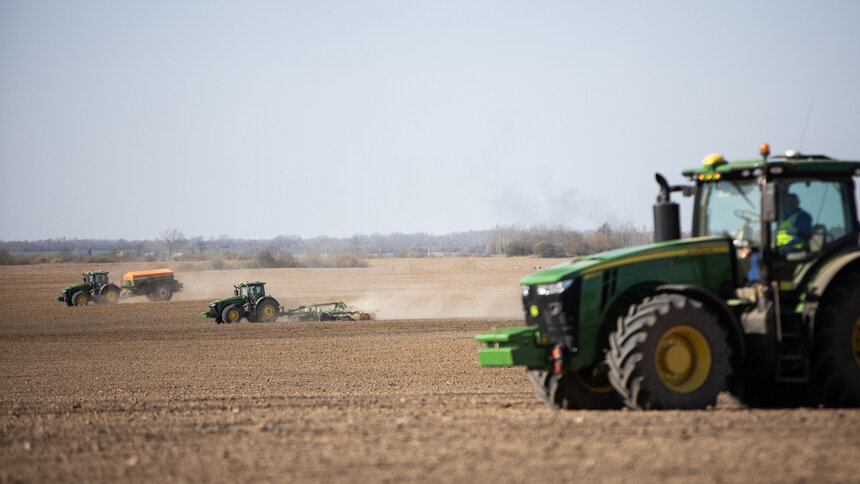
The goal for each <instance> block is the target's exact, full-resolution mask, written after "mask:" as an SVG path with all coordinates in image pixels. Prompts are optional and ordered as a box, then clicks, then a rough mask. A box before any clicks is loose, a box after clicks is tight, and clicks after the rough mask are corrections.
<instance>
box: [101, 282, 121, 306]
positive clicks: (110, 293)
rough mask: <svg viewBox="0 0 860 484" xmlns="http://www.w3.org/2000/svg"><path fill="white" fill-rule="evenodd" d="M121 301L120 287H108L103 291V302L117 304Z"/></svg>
mask: <svg viewBox="0 0 860 484" xmlns="http://www.w3.org/2000/svg"><path fill="white" fill-rule="evenodd" d="M117 301H119V289H118V288H116V287H113V286H109V287H106V288H105V289H104V291H102V302H105V303H107V304H115V303H116V302H117Z"/></svg>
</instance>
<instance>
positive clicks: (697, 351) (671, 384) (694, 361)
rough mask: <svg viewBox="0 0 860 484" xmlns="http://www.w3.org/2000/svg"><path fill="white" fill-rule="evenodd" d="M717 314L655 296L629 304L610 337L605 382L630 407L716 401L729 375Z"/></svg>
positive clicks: (727, 353)
mask: <svg viewBox="0 0 860 484" xmlns="http://www.w3.org/2000/svg"><path fill="white" fill-rule="evenodd" d="M730 353H731V350H730V346H729V343H728V337H727V336H726V332H725V330H724V329H723V328H722V327H721V326H720V321H719V317H718V316H717V315H716V314H715V313H713V312H712V311H710V310H709V309H708V308H707V307H705V306H704V305H703V304H702V303H701V302H700V301H697V300H695V299H691V298H688V297H686V296H682V295H678V294H660V295H657V296H654V297H652V298H647V299H645V300H644V301H643V302H642V303H640V304H638V305H636V306H632V307H631V308H630V311H629V312H628V313H627V315H626V316H622V317H620V318H618V328H617V330H616V331H615V332H613V333H612V334H611V335H610V336H609V352H608V353H607V355H606V361H607V363H608V364H609V381H610V383H611V384H612V386H613V387H615V390H616V391H618V393H619V394H620V395H621V397H622V399H623V400H624V403H625V404H626V405H627V406H628V407H630V408H634V409H664V408H681V409H692V408H705V407H707V406H708V405H714V404H716V400H717V394H718V393H719V392H721V391H723V390H725V389H726V386H727V381H728V377H729V374H730V373H731V365H730V363H729V358H730Z"/></svg>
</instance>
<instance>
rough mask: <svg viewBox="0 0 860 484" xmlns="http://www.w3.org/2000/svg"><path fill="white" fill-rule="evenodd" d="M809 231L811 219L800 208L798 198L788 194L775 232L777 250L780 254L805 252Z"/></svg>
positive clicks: (810, 229)
mask: <svg viewBox="0 0 860 484" xmlns="http://www.w3.org/2000/svg"><path fill="white" fill-rule="evenodd" d="M811 231H812V217H811V216H810V215H809V214H808V213H806V212H805V211H804V210H803V209H802V208H800V197H798V196H797V195H796V194H794V193H789V194H788V195H787V196H786V198H785V211H784V213H783V214H782V216H781V217H780V221H779V225H778V226H777V230H776V246H777V249H778V250H779V251H780V252H781V253H782V254H789V253H792V252H800V251H802V250H805V249H806V242H807V240H808V239H809V234H810V232H811Z"/></svg>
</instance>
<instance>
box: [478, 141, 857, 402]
mask: <svg viewBox="0 0 860 484" xmlns="http://www.w3.org/2000/svg"><path fill="white" fill-rule="evenodd" d="M769 151H770V149H769V147H768V146H767V145H762V148H761V154H762V157H761V158H760V159H756V160H749V161H738V162H733V163H728V162H727V161H726V160H725V159H723V157H722V156H719V155H709V156H708V157H706V158H705V160H704V162H703V165H704V166H702V167H701V168H697V169H691V170H687V171H684V172H683V174H684V175H685V176H686V177H687V178H688V179H689V180H690V182H692V184H690V185H686V186H670V185H669V184H668V183H667V182H666V180H665V179H664V178H663V177H662V176H660V175H659V174H658V175H657V181H658V184H659V185H660V194H659V196H658V199H657V203H656V204H655V206H654V223H655V240H656V242H655V243H653V244H650V245H645V246H639V247H632V248H625V249H619V250H613V251H609V252H604V253H600V254H595V255H590V256H584V257H578V258H575V259H574V260H572V261H570V262H567V263H564V264H561V265H559V266H556V267H552V268H549V269H546V270H543V271H540V272H537V273H534V274H530V275H528V276H526V277H524V278H523V279H522V280H521V284H522V298H523V307H524V310H525V323H526V326H519V327H510V328H501V329H497V330H494V331H490V332H487V333H483V334H479V335H478V336H477V337H476V339H477V340H478V341H479V342H482V343H485V344H486V347H484V348H481V349H480V350H479V351H478V355H479V359H480V362H481V364H482V365H484V366H523V367H525V368H526V370H527V372H528V375H529V377H530V378H531V380H532V381H533V383H534V385H535V389H536V391H537V394H538V396H539V397H540V398H541V399H543V400H544V401H545V402H546V403H547V404H548V405H549V406H550V407H551V408H566V409H574V408H579V409H606V408H617V407H621V406H622V405H626V406H628V407H630V408H634V409H665V408H680V409H694V408H704V407H707V406H709V405H714V404H715V403H716V398H717V395H718V394H719V393H720V392H723V391H729V392H731V393H732V394H733V395H734V396H735V397H736V398H737V399H739V400H740V401H741V402H742V403H744V404H746V405H748V406H756V407H785V406H800V405H819V404H823V405H825V406H860V246H858V236H859V235H860V224H858V221H857V211H856V207H855V195H854V193H855V186H854V181H853V177H855V176H858V175H860V162H848V161H837V160H833V159H831V158H828V157H825V156H820V155H815V156H806V155H800V154H797V153H792V152H789V153H787V154H786V156H778V157H777V156H774V157H769V154H770V153H769ZM672 192H683V194H684V195H686V196H694V197H695V200H694V203H693V220H692V237H691V238H689V239H684V240H681V239H680V224H679V209H678V205H677V204H675V203H673V202H672V201H671V200H670V194H671V193H672Z"/></svg>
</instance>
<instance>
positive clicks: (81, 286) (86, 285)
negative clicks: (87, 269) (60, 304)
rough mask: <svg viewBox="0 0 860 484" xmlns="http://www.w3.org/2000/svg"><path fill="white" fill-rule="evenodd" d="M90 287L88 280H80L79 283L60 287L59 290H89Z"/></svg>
mask: <svg viewBox="0 0 860 484" xmlns="http://www.w3.org/2000/svg"><path fill="white" fill-rule="evenodd" d="M91 289H92V286H91V285H90V283H89V282H82V283H80V284H74V285H71V286H68V287H64V288H63V289H61V292H77V291H89V290H91Z"/></svg>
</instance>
